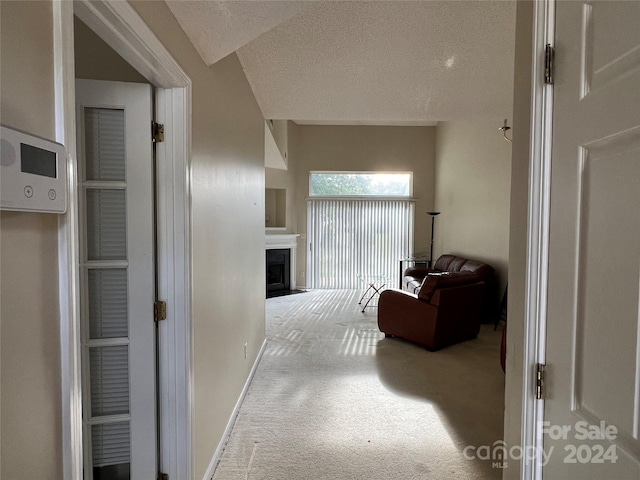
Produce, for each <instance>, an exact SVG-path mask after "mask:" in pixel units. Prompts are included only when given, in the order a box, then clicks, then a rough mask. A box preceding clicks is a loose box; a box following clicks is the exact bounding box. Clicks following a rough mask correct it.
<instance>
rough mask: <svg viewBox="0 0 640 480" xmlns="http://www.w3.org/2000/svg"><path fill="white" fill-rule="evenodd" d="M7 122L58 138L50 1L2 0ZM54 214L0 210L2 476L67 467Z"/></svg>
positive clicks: (13, 478)
mask: <svg viewBox="0 0 640 480" xmlns="http://www.w3.org/2000/svg"><path fill="white" fill-rule="evenodd" d="M0 16H1V22H2V23H1V27H0V58H1V64H0V69H1V71H2V82H1V87H0V102H1V103H0V115H1V117H2V123H3V124H5V125H8V126H12V127H15V128H18V129H21V130H25V131H28V132H31V133H33V134H36V135H40V136H43V137H46V138H50V139H54V138H55V121H54V90H53V47H52V45H53V42H52V38H53V22H52V8H51V4H50V3H49V2H4V1H3V2H0ZM57 228H58V216H57V215H54V214H38V213H14V212H1V213H0V332H1V334H0V337H1V341H0V344H1V346H0V352H1V353H0V359H1V360H0V369H1V372H0V391H1V394H0V395H1V396H0V410H1V412H0V425H1V434H0V445H1V451H0V458H1V459H2V466H1V469H0V477H2V478H5V479H7V480H9V479H10V480H23V479H24V480H33V479H38V480H40V479H58V478H61V477H62V451H61V443H62V423H61V422H62V404H61V392H60V335H59V325H60V318H59V306H58V259H57V254H58V248H57Z"/></svg>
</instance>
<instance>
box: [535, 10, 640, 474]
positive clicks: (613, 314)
mask: <svg viewBox="0 0 640 480" xmlns="http://www.w3.org/2000/svg"><path fill="white" fill-rule="evenodd" d="M556 9H557V10H556V28H555V31H556V44H555V50H556V54H555V59H556V65H555V67H556V69H555V76H554V78H555V85H554V118H553V130H554V131H553V138H554V140H553V150H552V167H551V175H552V176H551V217H550V245H549V298H548V318H547V336H546V337H547V338H546V341H547V353H546V363H547V377H548V381H547V398H546V400H545V412H544V414H545V421H546V422H548V426H547V428H546V434H545V436H544V446H545V451H546V453H547V455H549V453H550V454H551V455H550V459H549V463H548V464H547V465H546V467H544V469H543V474H544V478H547V479H581V480H583V479H598V480H609V479H611V480H613V479H615V480H618V479H634V480H637V479H638V478H640V464H639V461H640V440H639V436H640V317H639V306H638V304H639V292H640V2H638V1H622V2H611V1H596V2H588V3H586V2H578V1H559V2H557V3H556ZM551 449H553V451H551Z"/></svg>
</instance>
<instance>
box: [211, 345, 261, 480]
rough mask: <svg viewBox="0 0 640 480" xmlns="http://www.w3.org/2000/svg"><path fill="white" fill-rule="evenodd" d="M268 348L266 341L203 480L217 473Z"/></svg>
mask: <svg viewBox="0 0 640 480" xmlns="http://www.w3.org/2000/svg"><path fill="white" fill-rule="evenodd" d="M266 347H267V340H266V339H265V340H264V342H262V347H260V351H259V352H258V355H257V356H256V360H255V362H253V367H251V371H250V372H249V376H248V377H247V381H246V382H245V384H244V388H243V389H242V392H240V397H239V398H238V401H237V402H236V406H235V407H234V408H233V411H232V412H231V416H230V417H229V422H228V423H227V428H225V430H224V434H223V435H222V438H221V439H220V443H219V444H218V448H216V451H215V452H214V454H213V457H212V458H211V462H209V466H208V467H207V471H206V472H205V474H204V477H203V480H211V478H212V477H213V474H214V473H215V471H216V466H217V465H218V461H219V460H220V456H221V455H222V452H223V451H224V447H225V446H226V444H227V441H228V440H229V436H230V435H231V430H233V426H234V425H235V423H236V418H237V417H238V412H239V411H240V407H241V406H242V402H244V397H245V396H246V395H247V391H248V390H249V385H251V380H253V376H254V375H255V374H256V370H257V369H258V365H259V364H260V360H262V354H263V353H264V350H265V348H266Z"/></svg>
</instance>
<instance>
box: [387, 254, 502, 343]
mask: <svg viewBox="0 0 640 480" xmlns="http://www.w3.org/2000/svg"><path fill="white" fill-rule="evenodd" d="M465 265H466V267H465ZM445 269H451V270H445ZM419 275H422V277H419ZM493 275H494V274H493V268H492V267H490V266H489V265H486V264H483V263H481V262H477V261H475V260H468V259H464V258H461V257H455V256H453V255H443V256H442V257H440V258H439V259H438V261H437V262H436V264H435V265H434V268H433V269H426V268H421V267H412V268H408V269H407V270H405V272H404V278H403V288H404V290H395V289H390V290H385V291H384V292H382V294H381V295H380V300H379V302H378V327H379V328H380V331H382V332H384V333H385V336H387V337H399V338H403V339H405V340H409V341H411V342H415V343H418V344H420V345H424V346H425V347H426V348H427V349H428V350H439V349H441V348H443V347H447V346H449V345H453V344H454V343H458V342H462V341H465V340H470V339H473V338H476V337H477V336H478V332H479V331H480V324H481V321H482V318H483V314H484V304H485V294H486V291H487V287H488V282H490V281H492V278H493ZM418 281H420V283H419V284H418V285H417V286H416V284H417V282H418ZM406 290H409V291H406ZM411 290H413V291H411Z"/></svg>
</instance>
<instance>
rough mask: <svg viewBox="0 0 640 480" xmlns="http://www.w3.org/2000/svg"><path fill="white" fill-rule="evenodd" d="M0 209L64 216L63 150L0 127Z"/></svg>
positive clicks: (56, 145) (65, 177) (40, 139)
mask: <svg viewBox="0 0 640 480" xmlns="http://www.w3.org/2000/svg"><path fill="white" fill-rule="evenodd" d="M0 129H1V130H0V133H1V135H0V177H1V182H2V184H1V186H0V187H1V188H0V208H1V209H2V210H16V211H25V212H44V213H64V212H65V211H66V209H67V195H66V193H67V190H66V189H67V165H66V152H65V148H64V146H62V145H60V144H59V143H56V142H52V141H50V140H46V139H44V138H40V137H36V136H35V135H30V134H28V133H25V132H21V131H19V130H15V129H13V128H9V127H5V126H0Z"/></svg>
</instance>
